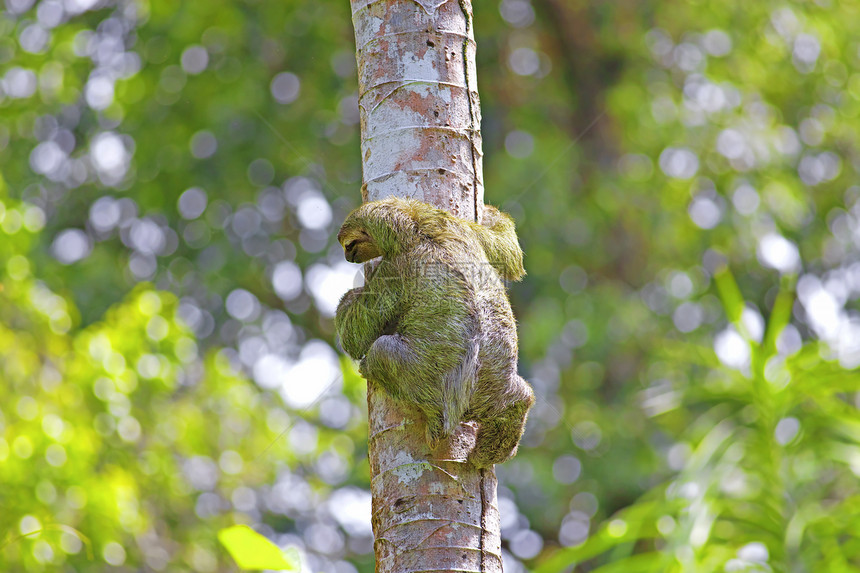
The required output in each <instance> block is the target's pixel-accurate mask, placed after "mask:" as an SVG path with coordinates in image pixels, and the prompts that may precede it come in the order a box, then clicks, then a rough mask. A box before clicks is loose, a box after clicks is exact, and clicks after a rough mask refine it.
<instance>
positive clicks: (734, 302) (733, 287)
mask: <svg viewBox="0 0 860 573" xmlns="http://www.w3.org/2000/svg"><path fill="white" fill-rule="evenodd" d="M714 282H715V283H716V285H717V292H719V294H720V299H721V300H722V301H723V308H724V309H725V311H726V316H727V317H728V318H729V321H731V322H733V323H735V324H737V323H738V322H739V321H740V319H741V314H742V313H743V311H744V297H743V295H741V290H740V289H739V288H738V283H737V282H735V277H734V275H732V272H731V271H730V270H729V268H728V267H727V266H723V267H721V268H719V269H717V271H716V272H715V273H714Z"/></svg>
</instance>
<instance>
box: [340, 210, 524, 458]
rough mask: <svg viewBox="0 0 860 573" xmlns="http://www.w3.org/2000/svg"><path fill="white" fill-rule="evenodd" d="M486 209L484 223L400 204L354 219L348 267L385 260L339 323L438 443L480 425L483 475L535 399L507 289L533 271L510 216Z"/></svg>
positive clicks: (364, 368)
mask: <svg viewBox="0 0 860 573" xmlns="http://www.w3.org/2000/svg"><path fill="white" fill-rule="evenodd" d="M484 209H485V210H484V217H483V220H484V224H483V225H479V224H477V223H472V222H469V221H464V220H462V219H458V218H456V217H454V216H452V215H450V214H448V213H447V212H445V211H442V210H441V209H437V208H436V207H433V206H431V205H428V204H426V203H422V202H420V201H416V200H405V199H398V198H388V199H384V200H382V201H374V202H371V203H365V204H364V205H362V206H361V207H359V208H358V209H356V210H355V211H353V212H352V213H350V215H349V216H348V217H347V218H346V221H345V222H344V224H343V227H341V230H340V233H339V234H338V240H339V241H340V243H341V245H343V247H344V252H345V253H346V257H347V259H348V260H350V261H352V262H366V261H369V260H371V259H373V258H375V257H378V256H381V257H382V258H381V261H379V262H378V264H377V265H376V266H375V267H374V268H373V269H372V270H371V271H370V273H369V277H368V278H367V279H366V281H365V283H366V284H365V286H364V287H360V288H355V289H352V290H350V291H349V292H347V293H346V294H345V295H344V296H343V298H342V299H341V301H340V304H339V305H338V309H337V315H336V316H335V327H336V329H337V333H338V335H339V336H340V340H341V344H342V345H343V348H344V350H345V351H346V352H347V353H348V354H349V355H350V356H352V357H353V358H355V359H357V360H361V373H362V374H363V375H364V376H365V377H366V378H369V379H372V380H373V381H375V382H377V383H379V384H380V385H381V386H382V387H383V388H384V389H385V390H386V391H387V392H388V393H389V394H390V395H391V396H393V397H394V398H396V399H398V400H402V401H404V402H407V403H410V404H413V405H415V406H417V407H418V408H419V409H420V410H421V411H422V412H423V413H424V414H425V416H426V418H427V439H428V443H429V444H430V446H431V447H435V446H436V445H437V443H438V441H439V440H440V439H442V438H444V437H446V436H448V435H450V434H451V433H452V432H453V431H454V430H455V429H456V428H457V427H458V426H459V424H460V422H461V421H465V420H474V421H476V422H478V423H479V424H480V428H479V430H478V439H477V444H476V447H475V449H474V451H473V452H472V455H471V458H470V460H471V461H472V462H473V463H474V464H475V465H476V466H478V467H487V466H490V465H492V464H495V463H500V462H503V461H505V460H507V459H509V458H510V457H511V456H513V455H514V454H515V453H516V450H517V444H518V443H519V440H520V437H521V436H522V433H523V428H524V426H525V421H526V414H527V412H528V409H529V408H530V407H531V405H532V404H533V403H534V393H533V392H532V389H531V387H530V386H529V384H528V383H527V382H526V381H525V380H523V379H522V378H521V377H520V376H519V375H517V370H516V368H517V330H516V323H515V321H514V316H513V313H512V312H511V306H510V303H509V302H508V297H507V293H506V292H505V285H504V280H519V279H520V278H522V276H523V275H524V274H525V271H524V270H523V265H522V258H523V254H522V250H521V249H520V246H519V243H518V241H517V235H516V231H515V230H514V223H513V221H512V220H511V218H510V217H508V216H507V215H505V214H504V213H501V212H500V211H499V210H498V209H496V208H494V207H490V206H486V207H485V208H484Z"/></svg>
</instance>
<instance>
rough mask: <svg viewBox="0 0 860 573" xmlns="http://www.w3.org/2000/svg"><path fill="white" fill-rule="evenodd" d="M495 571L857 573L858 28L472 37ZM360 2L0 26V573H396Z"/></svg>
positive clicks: (668, 6) (196, 7)
mask: <svg viewBox="0 0 860 573" xmlns="http://www.w3.org/2000/svg"><path fill="white" fill-rule="evenodd" d="M475 14H476V34H477V41H478V66H479V73H478V77H479V88H480V91H481V99H482V111H483V124H482V128H483V136H484V152H485V164H484V171H485V181H486V187H487V191H486V195H487V196H486V199H487V201H488V202H490V203H493V204H496V205H500V206H501V207H502V208H503V209H504V210H506V211H508V212H510V213H511V214H512V215H513V216H514V217H515V219H516V220H517V223H518V229H519V232H520V237H521V241H522V243H523V246H524V249H525V251H526V268H527V270H528V272H529V275H528V277H527V279H526V280H525V281H524V282H523V283H519V284H517V285H514V286H513V287H512V291H511V297H512V301H513V304H514V307H515V312H516V313H517V315H518V318H519V327H520V341H521V349H520V357H521V361H522V364H521V371H522V373H523V374H524V376H525V377H526V378H527V379H528V380H530V381H531V382H532V383H533V385H534V386H535V390H536V392H537V394H538V396H539V400H538V404H537V405H536V406H535V408H534V410H533V413H532V415H531V417H530V420H529V427H528V430H527V433H526V436H525V437H524V443H523V447H522V448H521V450H520V454H519V455H518V456H517V458H516V459H515V460H513V461H511V462H509V463H507V464H504V465H502V466H499V468H498V474H499V479H500V484H501V486H500V490H499V496H500V508H501V511H502V537H503V548H504V552H505V560H506V564H505V565H506V569H507V570H508V571H509V572H511V573H514V572H517V571H522V570H524V569H525V568H526V567H528V568H529V569H534V570H537V571H545V572H553V571H564V570H575V571H583V572H584V571H603V572H607V571H615V570H618V571H661V572H662V571H718V570H726V571H786V572H788V571H853V570H857V569H858V568H860V540H858V533H857V532H858V531H860V517H858V515H860V498H858V494H860V492H858V476H860V419H858V416H857V408H858V404H860V399H858V392H860V388H858V385H860V376H858V373H857V368H858V366H860V313H858V303H857V300H858V297H860V256H858V247H860V202H858V201H860V184H858V177H857V175H858V171H860V149H858V146H860V135H858V134H860V39H858V36H857V34H856V32H855V28H856V22H857V21H858V18H860V4H858V3H857V2H856V1H854V0H850V1H842V2H833V1H829V0H815V1H808V2H800V1H790V0H785V1H773V2H762V3H749V2H747V3H740V2H736V1H734V0H730V1H725V2H720V3H704V2H701V1H699V0H678V1H676V2H671V3H666V2H653V1H640V2H608V1H597V2H589V3H586V2H581V1H579V0H501V1H499V2H486V1H484V0H475ZM356 102H357V97H356V84H355V63H354V45H353V40H352V27H351V23H350V8H349V3H348V2H346V1H345V0H338V1H333V0H331V1H330V0H326V1H317V2H310V1H307V0H296V1H294V2H260V1H253V0H245V1H239V0H230V1H227V0H214V1H211V2H168V1H166V0H151V1H142V0H141V1H130V0H98V1H97V0H62V1H61V0H38V1H35V0H7V2H6V3H5V6H4V8H3V11H2V12H0V569H3V570H8V571H55V570H64V571H101V570H106V569H111V570H113V569H118V570H128V571H137V570H144V571H201V572H209V571H224V570H231V568H233V569H235V565H234V564H233V562H232V561H231V558H230V556H229V554H228V553H227V552H226V551H224V550H223V549H222V548H221V547H220V546H219V545H218V538H217V533H218V531H220V530H222V529H223V528H226V527H229V526H232V525H234V524H247V525H249V526H251V527H253V528H254V529H255V530H256V531H258V532H260V533H262V534H264V535H265V536H266V537H268V538H269V539H271V540H273V541H274V542H275V543H276V544H278V545H279V546H281V547H285V546H295V547H297V548H299V549H300V553H301V558H302V562H303V567H304V568H306V569H308V570H313V571H336V572H338V573H349V572H352V571H371V570H373V559H372V539H371V536H370V525H369V513H370V501H369V499H370V498H369V493H368V480H369V476H368V469H367V467H366V462H365V456H366V420H365V417H366V413H365V406H364V383H363V381H362V380H361V379H360V378H359V377H358V376H357V374H356V373H355V370H354V368H353V365H352V364H351V363H350V362H348V361H347V360H345V359H344V358H343V357H341V356H339V355H338V353H337V350H336V343H335V341H334V340H333V329H332V321H331V319H332V314H333V310H334V305H335V304H336V302H337V298H338V296H339V295H340V293H342V292H343V291H344V290H345V289H346V288H348V287H350V286H351V285H352V284H353V277H354V274H355V272H356V269H355V267H354V266H352V265H349V264H348V263H346V262H344V260H343V255H342V253H341V250H340V247H339V245H338V244H337V242H336V241H335V240H334V235H335V231H336V229H337V227H338V226H339V224H340V222H341V221H342V219H343V217H344V216H345V214H346V213H347V212H349V210H351V209H352V208H353V207H354V206H356V205H357V203H358V202H359V201H360V195H359V191H358V190H359V185H360V179H361V171H360V158H359V156H358V147H359V146H358V111H357V103H356Z"/></svg>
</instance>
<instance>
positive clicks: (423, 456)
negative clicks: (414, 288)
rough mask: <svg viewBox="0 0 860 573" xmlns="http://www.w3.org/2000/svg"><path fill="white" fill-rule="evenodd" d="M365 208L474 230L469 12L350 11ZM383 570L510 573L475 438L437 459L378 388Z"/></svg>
mask: <svg viewBox="0 0 860 573" xmlns="http://www.w3.org/2000/svg"><path fill="white" fill-rule="evenodd" d="M351 2H352V14H353V24H354V26H355V40H356V60H357V62H358V81H359V109H360V112H361V153H362V169H363V175H364V177H363V179H364V184H363V185H362V198H363V200H365V201H373V200H377V199H382V198H384V197H387V196H391V195H395V196H398V197H414V198H416V199H420V200H422V201H425V202H427V203H432V204H434V205H436V206H437V207H440V208H442V209H446V210H448V211H449V212H451V213H453V214H455V215H457V216H459V217H463V218H467V219H470V220H473V221H474V220H479V218H480V216H481V213H482V207H483V204H484V200H483V194H484V193H483V175H482V163H481V159H482V158H481V135H480V108H479V103H478V93H477V79H476V74H475V40H474V34H473V30H472V6H471V2H470V0H459V1H455V0H448V1H445V0H351ZM368 410H369V417H370V438H369V440H370V443H369V450H370V451H369V456H370V470H371V491H372V494H373V533H374V537H375V544H374V547H375V551H376V569H377V571H379V572H381V573H390V572H398V573H400V572H416V571H452V570H456V571H462V572H468V571H484V572H497V571H501V570H502V559H501V538H500V533H499V512H498V506H497V502H496V476H495V472H494V471H493V470H492V469H485V470H479V469H477V468H475V467H474V466H473V465H471V464H470V463H468V462H467V456H468V454H469V452H470V451H471V449H472V448H473V447H474V444H475V435H476V427H475V425H474V424H472V423H464V424H461V427H460V430H459V431H458V432H456V433H455V435H454V436H453V437H452V438H451V440H450V441H449V442H448V444H447V445H446V446H444V447H440V448H438V449H437V450H436V451H435V452H431V451H430V450H429V448H428V446H427V443H426V439H425V432H424V419H423V417H422V415H421V414H420V413H418V412H417V411H416V410H413V409H411V408H409V407H408V406H404V405H403V404H399V403H395V402H394V401H393V400H392V399H391V398H390V397H389V396H387V395H386V394H385V393H384V392H383V391H382V390H380V389H379V388H378V387H377V386H376V385H375V384H374V383H373V381H372V380H371V381H369V384H368Z"/></svg>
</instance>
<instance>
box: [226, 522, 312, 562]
mask: <svg viewBox="0 0 860 573" xmlns="http://www.w3.org/2000/svg"><path fill="white" fill-rule="evenodd" d="M218 541H220V542H221V545H223V546H224V547H225V548H226V549H227V551H228V552H229V553H230V556H231V557H233V560H234V561H235V562H236V565H238V566H239V568H240V569H243V570H245V571H248V570H256V569H279V570H287V571H298V570H299V569H301V564H300V563H299V559H298V554H297V553H296V552H295V550H293V548H289V549H288V550H287V551H281V549H280V548H279V547H278V546H277V545H275V544H274V543H272V542H271V541H269V540H268V539H266V538H265V537H263V536H262V535H260V534H259V533H257V532H256V531H254V530H253V529H251V528H250V527H248V526H247V525H234V526H232V527H227V528H225V529H222V530H221V531H219V532H218Z"/></svg>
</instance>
